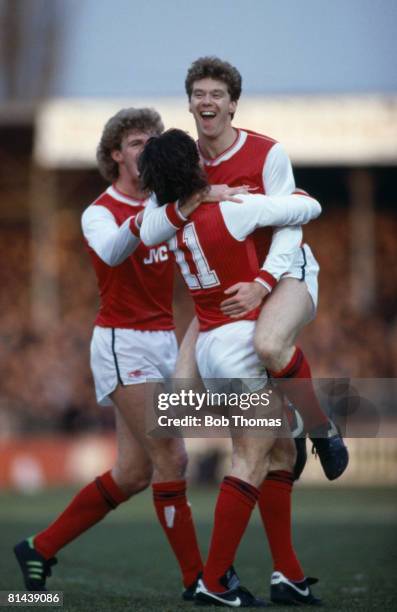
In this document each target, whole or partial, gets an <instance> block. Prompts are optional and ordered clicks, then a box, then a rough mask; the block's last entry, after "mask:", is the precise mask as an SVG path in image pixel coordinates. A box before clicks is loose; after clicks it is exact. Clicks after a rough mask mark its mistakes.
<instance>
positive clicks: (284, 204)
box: [220, 194, 321, 318]
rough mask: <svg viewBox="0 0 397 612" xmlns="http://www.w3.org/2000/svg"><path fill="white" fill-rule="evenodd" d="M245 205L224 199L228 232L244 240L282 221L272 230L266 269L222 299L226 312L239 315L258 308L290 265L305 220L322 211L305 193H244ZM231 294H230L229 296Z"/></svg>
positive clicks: (222, 308) (300, 237)
mask: <svg viewBox="0 0 397 612" xmlns="http://www.w3.org/2000/svg"><path fill="white" fill-rule="evenodd" d="M243 199H244V203H243V207H242V206H241V205H240V206H239V205H237V204H232V203H229V205H228V206H227V205H226V203H221V204H220V206H221V210H222V214H223V217H224V220H225V223H226V226H227V228H228V230H229V232H230V233H231V234H232V236H234V237H235V238H236V239H237V240H244V239H245V238H246V237H247V236H248V235H249V234H250V233H252V232H253V231H254V230H255V229H257V228H259V227H264V226H267V225H276V226H278V225H282V224H283V223H285V224H286V225H288V227H277V229H275V231H274V232H273V240H272V249H271V251H270V252H269V255H268V256H267V258H266V261H265V264H264V267H263V269H262V270H261V271H260V273H259V275H258V277H257V278H256V279H255V281H256V282H255V281H254V282H252V283H237V284H236V285H233V286H232V287H229V288H228V289H227V290H226V291H225V296H226V299H225V300H224V301H223V302H222V303H221V310H222V312H223V313H224V314H226V315H228V316H230V317H232V318H238V317H239V316H240V317H241V316H243V315H245V314H246V313H247V312H249V311H251V310H253V309H254V308H257V307H258V306H259V305H260V304H261V302H262V300H263V299H264V298H265V297H266V295H267V294H268V293H269V292H270V291H271V289H272V288H273V287H274V286H275V285H276V283H277V282H278V280H279V279H280V278H281V276H282V275H283V274H284V272H285V271H286V270H288V269H289V267H290V265H291V261H292V260H293V258H294V256H295V254H296V250H297V249H298V248H299V246H300V244H301V241H302V229H301V225H302V224H303V223H308V222H309V221H310V220H311V219H314V218H316V217H317V216H318V215H319V214H320V213H321V206H320V204H319V203H318V202H317V201H316V200H314V199H313V198H310V197H309V196H307V195H304V194H294V195H290V196H263V195H262V196H261V195H256V196H254V195H249V196H243ZM229 296H230V297H229Z"/></svg>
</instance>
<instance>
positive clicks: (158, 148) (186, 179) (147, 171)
mask: <svg viewBox="0 0 397 612" xmlns="http://www.w3.org/2000/svg"><path fill="white" fill-rule="evenodd" d="M138 168H139V173H140V179H141V185H142V188H143V189H144V190H145V191H146V190H147V191H152V192H153V193H154V194H155V195H156V197H157V200H158V203H159V204H160V205H163V204H166V203H167V202H175V201H176V200H186V199H187V198H189V197H190V196H191V195H192V194H193V193H196V192H197V191H200V190H202V189H205V188H206V187H208V181H207V178H206V176H205V174H204V172H203V170H202V169H201V167H200V159H199V154H198V151H197V146H196V143H195V142H194V140H193V138H191V137H190V136H189V135H188V134H187V133H186V132H184V131H183V130H177V129H171V130H167V131H166V132H164V134H162V135H161V136H157V137H154V138H150V139H149V140H148V141H147V143H146V145H145V148H144V149H143V151H142V153H141V155H140V156H139V160H138Z"/></svg>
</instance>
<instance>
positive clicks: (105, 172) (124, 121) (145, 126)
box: [96, 108, 164, 183]
mask: <svg viewBox="0 0 397 612" xmlns="http://www.w3.org/2000/svg"><path fill="white" fill-rule="evenodd" d="M131 131H138V132H145V133H148V134H151V135H153V136H159V135H160V134H161V133H162V132H163V131H164V125H163V122H162V120H161V117H160V115H159V113H158V112H157V111H155V110H154V109H153V108H123V109H122V110H120V111H119V112H118V113H116V114H115V115H114V116H113V117H111V118H110V119H109V121H107V123H106V124H105V127H104V128H103V132H102V136H101V140H100V141H99V144H98V147H97V152H96V159H97V163H98V169H99V172H100V173H101V174H102V176H103V178H104V179H106V180H107V181H109V183H113V181H115V180H116V179H117V178H118V176H119V166H118V163H117V162H115V161H114V159H113V158H112V151H114V150H115V149H120V147H121V141H122V139H123V137H124V136H125V134H127V133H128V132H131Z"/></svg>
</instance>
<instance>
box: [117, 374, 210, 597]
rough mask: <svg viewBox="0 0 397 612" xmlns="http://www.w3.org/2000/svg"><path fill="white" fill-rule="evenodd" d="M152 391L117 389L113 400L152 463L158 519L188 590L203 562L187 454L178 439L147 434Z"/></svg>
mask: <svg viewBox="0 0 397 612" xmlns="http://www.w3.org/2000/svg"><path fill="white" fill-rule="evenodd" d="M154 388H155V387H154V385H152V384H145V385H144V384H138V385H129V386H119V387H117V389H116V390H115V392H114V393H113V394H112V399H113V401H114V402H115V403H116V404H117V406H118V408H119V410H120V412H121V413H122V415H123V417H124V419H125V421H126V422H127V423H128V426H129V428H130V431H131V432H132V433H133V434H134V436H135V437H136V439H137V440H138V441H139V442H140V443H141V444H142V445H143V446H144V448H145V449H146V451H147V453H148V454H149V455H150V458H151V460H152V462H153V466H154V475H153V483H152V486H153V501H154V506H155V509H156V513H157V517H158V519H159V522H160V524H161V526H162V528H163V530H164V533H165V535H166V537H167V539H168V541H169V543H170V545H171V547H172V550H173V551H174V554H175V556H176V558H177V561H178V563H179V566H180V568H181V572H182V578H183V584H184V586H185V588H187V589H189V588H190V587H192V585H193V583H195V582H196V580H197V577H198V574H199V573H200V572H201V570H202V561H201V554H200V550H199V546H198V542H197V537H196V531H195V526H194V522H193V518H192V513H191V508H190V505H189V502H188V499H187V495H186V480H185V472H186V467H187V455H186V450H185V446H184V442H183V440H182V439H181V438H152V437H150V436H148V435H147V434H146V415H145V410H146V407H145V401H146V399H147V398H148V397H150V394H151V393H152V391H153V389H154Z"/></svg>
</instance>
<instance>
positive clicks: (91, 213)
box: [81, 198, 114, 228]
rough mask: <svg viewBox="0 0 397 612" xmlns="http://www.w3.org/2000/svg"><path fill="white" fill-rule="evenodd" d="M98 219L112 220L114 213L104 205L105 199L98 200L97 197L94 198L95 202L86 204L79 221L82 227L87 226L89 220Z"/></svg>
mask: <svg viewBox="0 0 397 612" xmlns="http://www.w3.org/2000/svg"><path fill="white" fill-rule="evenodd" d="M100 220H113V221H114V215H113V213H112V212H111V210H109V208H108V207H107V206H106V201H102V200H100V198H98V199H97V200H95V202H93V203H92V204H90V205H89V206H87V208H86V209H85V210H84V211H83V214H82V216H81V223H82V226H83V228H84V227H87V226H88V225H89V224H90V223H91V222H94V221H100Z"/></svg>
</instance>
